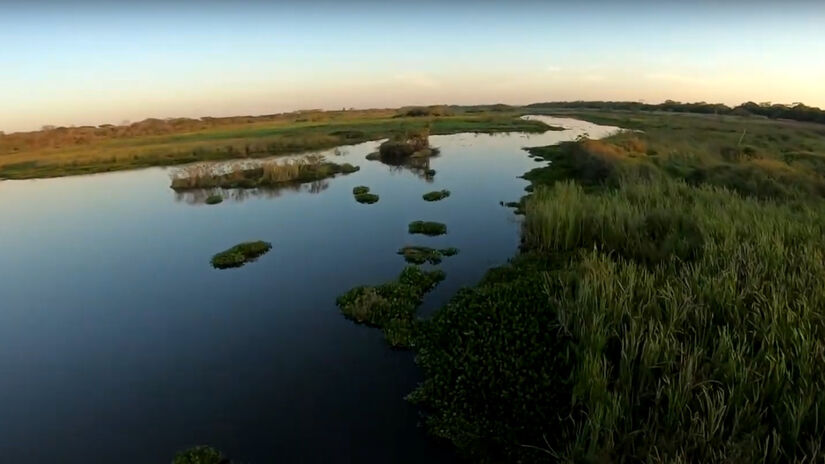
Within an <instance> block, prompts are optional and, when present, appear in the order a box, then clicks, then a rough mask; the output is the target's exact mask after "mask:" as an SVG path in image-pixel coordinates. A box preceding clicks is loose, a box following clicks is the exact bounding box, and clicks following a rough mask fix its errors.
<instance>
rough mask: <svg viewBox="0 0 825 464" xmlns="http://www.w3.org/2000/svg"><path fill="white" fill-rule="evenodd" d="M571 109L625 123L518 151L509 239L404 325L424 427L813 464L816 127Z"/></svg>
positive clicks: (823, 208) (479, 444)
mask: <svg viewBox="0 0 825 464" xmlns="http://www.w3.org/2000/svg"><path fill="white" fill-rule="evenodd" d="M565 115H571V114H570V113H565ZM573 116H579V117H582V119H585V120H590V121H593V122H598V123H609V124H615V125H620V126H623V127H631V128H633V129H637V130H640V131H643V132H636V133H628V132H625V133H621V134H617V135H614V136H611V137H608V138H606V139H604V140H601V141H596V140H580V141H578V142H571V143H563V144H561V145H558V146H551V147H542V148H536V149H532V150H530V151H531V153H532V154H533V155H534V156H539V157H542V158H544V159H547V160H551V161H553V164H551V165H549V166H546V167H541V168H537V169H534V170H532V171H530V172H529V173H527V174H526V175H525V177H526V178H527V179H528V180H530V181H531V183H532V185H531V187H532V190H533V191H534V193H532V194H530V195H528V196H527V197H526V198H525V199H524V204H525V222H524V228H523V236H522V242H523V251H522V253H521V254H520V255H519V256H517V257H516V258H515V259H513V261H512V262H511V264H510V265H507V266H503V267H500V268H495V269H492V270H490V271H489V272H488V274H487V276H486V277H485V278H484V279H483V280H482V282H481V283H480V284H479V285H478V286H476V287H474V288H471V289H467V290H465V291H463V292H461V293H460V294H458V295H456V296H455V297H454V298H453V299H452V301H451V302H450V303H449V304H448V305H447V306H446V307H444V308H442V309H440V310H439V311H437V312H436V313H435V315H434V317H432V318H431V319H429V320H426V321H423V322H421V323H420V325H419V326H418V330H417V334H418V337H417V338H416V339H415V340H414V341H413V343H412V346H415V347H416V348H415V349H416V352H417V355H418V356H417V362H418V363H419V365H420V366H421V368H422V370H423V372H424V376H425V380H424V381H423V382H422V384H421V386H420V387H419V388H418V389H417V390H416V391H415V392H414V393H413V394H412V395H411V396H410V398H411V399H412V400H413V401H414V402H416V403H417V404H419V405H420V406H422V407H423V409H424V410H425V411H426V412H427V414H428V415H427V421H426V422H427V424H428V428H429V430H430V431H431V432H432V433H434V434H435V435H437V436H440V437H443V438H446V439H448V440H450V441H452V442H453V443H454V444H455V445H456V446H457V447H458V448H459V449H461V450H462V451H463V452H464V453H465V454H466V455H468V456H470V457H472V458H474V459H476V460H479V461H482V462H488V461H492V462H500V461H503V462H546V461H547V460H548V459H557V460H562V461H625V460H630V461H635V460H640V461H641V460H646V459H648V458H649V457H650V456H657V457H658V458H659V459H661V460H663V461H672V460H685V459H689V460H697V461H702V462H708V461H732V460H738V461H742V462H755V461H760V460H768V461H793V460H797V459H819V458H821V457H822V451H821V450H822V448H823V444H825V443H823V436H825V425H823V424H825V394H823V391H825V378H823V376H822V375H821V373H822V372H823V369H825V358H823V357H822V356H821V353H823V352H825V343H823V340H825V319H823V316H822V313H821V311H820V308H822V307H825V291H823V287H822V285H821V284H820V283H821V282H822V281H823V279H825V264H823V263H825V259H824V258H825V245H823V243H824V242H823V238H825V202H823V199H822V192H824V191H825V190H823V189H822V185H823V182H825V169H823V167H825V141H824V140H823V137H822V136H821V134H819V133H818V132H817V128H810V127H808V128H806V127H801V126H800V125H799V124H794V125H788V124H786V123H782V122H771V121H754V120H750V119H743V118H729V117H725V118H718V117H712V116H710V117H709V116H688V115H678V116H667V115H657V114H651V113H632V114H628V113H605V112H599V113H592V112H589V113H581V114H577V115H573ZM490 398H496V400H495V401H490Z"/></svg>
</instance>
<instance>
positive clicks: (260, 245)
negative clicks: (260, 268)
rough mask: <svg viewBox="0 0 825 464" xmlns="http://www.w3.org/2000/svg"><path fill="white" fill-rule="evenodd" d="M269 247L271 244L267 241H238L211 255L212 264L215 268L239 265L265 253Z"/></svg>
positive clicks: (270, 247)
mask: <svg viewBox="0 0 825 464" xmlns="http://www.w3.org/2000/svg"><path fill="white" fill-rule="evenodd" d="M271 249H272V244H271V243H269V242H262V241H256V242H244V243H240V244H238V245H235V246H233V247H232V248H230V249H228V250H224V251H222V252H220V253H218V254H216V255H215V256H213V257H212V266H213V267H215V268H216V269H227V268H232V267H241V266H243V265H244V264H246V263H248V262H250V261H254V260H255V259H257V258H258V257H260V256H262V255H264V254H266V253H267V252H269V250H271Z"/></svg>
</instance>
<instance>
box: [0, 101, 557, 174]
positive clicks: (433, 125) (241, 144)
mask: <svg viewBox="0 0 825 464" xmlns="http://www.w3.org/2000/svg"><path fill="white" fill-rule="evenodd" d="M451 108H452V109H451V110H450V111H443V112H424V113H423V115H416V116H409V115H408V114H410V112H409V111H402V110H361V111H328V112H322V111H315V112H299V113H290V114H284V115H274V116H268V117H264V116H262V117H248V118H223V119H225V120H221V119H215V118H207V119H206V120H184V121H183V122H180V123H176V121H178V120H170V121H161V120H154V121H156V122H153V123H152V124H144V123H146V122H142V123H136V124H133V125H131V126H107V127H98V128H58V129H52V130H49V131H41V132H33V133H19V134H8V135H3V136H0V179H3V178H6V179H25V178H37V177H57V176H67V175H77V174H89V173H95V172H106V171H117V170H124V169H135V168H141V167H148V166H167V165H176V164H183V163H190V162H194V161H208V160H224V159H234V158H254V157H266V156H272V155H279V154H291V153H299V152H307V151H313V150H322V149H328V148H333V147H336V146H339V145H346V144H355V143H360V142H364V141H368V140H377V139H382V138H386V137H390V136H392V135H394V134H399V133H404V132H406V131H415V130H420V129H422V128H427V127H429V132H430V133H431V134H451V133H458V132H507V131H527V132H539V131H543V130H547V129H548V127H547V126H546V125H544V124H542V123H540V122H536V121H525V120H522V119H520V118H519V115H520V114H521V113H519V112H518V111H515V110H512V109H508V110H507V111H494V109H495V108H493V109H491V110H486V109H483V108H481V109H480V108H459V107H454V108H453V107H451ZM412 114H419V113H412ZM215 121H221V122H220V123H217V122H215ZM150 122H151V121H150ZM144 126H145V127H144Z"/></svg>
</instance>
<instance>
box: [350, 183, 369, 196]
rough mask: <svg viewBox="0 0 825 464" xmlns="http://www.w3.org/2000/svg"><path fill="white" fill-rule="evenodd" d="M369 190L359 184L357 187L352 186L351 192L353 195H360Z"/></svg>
mask: <svg viewBox="0 0 825 464" xmlns="http://www.w3.org/2000/svg"><path fill="white" fill-rule="evenodd" d="M369 192H370V188H369V187H367V186H365V185H359V186H357V187H353V188H352V194H353V195H361V194H363V193H369Z"/></svg>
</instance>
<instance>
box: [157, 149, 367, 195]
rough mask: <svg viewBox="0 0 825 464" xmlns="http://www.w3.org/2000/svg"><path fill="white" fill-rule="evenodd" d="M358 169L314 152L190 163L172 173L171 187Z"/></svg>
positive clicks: (308, 178)
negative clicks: (289, 156) (280, 158)
mask: <svg viewBox="0 0 825 464" xmlns="http://www.w3.org/2000/svg"><path fill="white" fill-rule="evenodd" d="M358 169H359V168H358V167H357V166H353V165H351V164H348V163H343V164H337V163H332V162H328V161H326V160H325V159H324V157H323V156H318V155H307V156H304V157H302V158H298V159H294V160H286V161H274V160H270V161H263V162H252V163H250V162H248V161H237V162H232V163H223V164H217V165H215V164H193V165H189V166H185V167H182V168H179V169H177V170H176V171H174V172H173V173H172V175H171V177H172V185H171V187H172V189H174V190H177V191H182V190H190V189H203V188H216V187H220V188H258V187H277V186H282V185H285V184H290V183H304V182H314V181H318V180H322V179H326V178H329V177H333V176H335V175H336V174H349V173H352V172H355V171H358Z"/></svg>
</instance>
